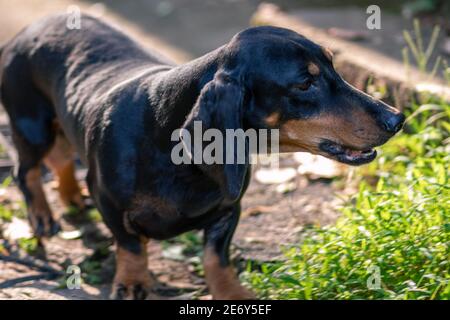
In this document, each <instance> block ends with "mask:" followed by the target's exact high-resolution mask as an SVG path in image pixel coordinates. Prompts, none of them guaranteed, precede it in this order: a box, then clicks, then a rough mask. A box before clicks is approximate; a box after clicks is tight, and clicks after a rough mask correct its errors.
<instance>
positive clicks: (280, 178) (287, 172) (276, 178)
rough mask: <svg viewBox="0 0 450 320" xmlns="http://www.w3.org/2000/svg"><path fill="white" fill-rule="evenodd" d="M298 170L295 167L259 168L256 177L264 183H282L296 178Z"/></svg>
mask: <svg viewBox="0 0 450 320" xmlns="http://www.w3.org/2000/svg"><path fill="white" fill-rule="evenodd" d="M296 175H297V172H296V171H295V169H294V168H281V169H259V170H258V171H256V173H255V178H256V180H257V181H258V182H260V183H262V184H280V183H283V182H288V181H290V180H292V179H294V178H295V177H296Z"/></svg>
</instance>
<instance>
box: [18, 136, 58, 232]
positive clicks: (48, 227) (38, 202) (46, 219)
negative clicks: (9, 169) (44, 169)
mask: <svg viewBox="0 0 450 320" xmlns="http://www.w3.org/2000/svg"><path fill="white" fill-rule="evenodd" d="M13 140H14V143H15V145H16V148H17V151H18V161H19V163H18V165H17V167H16V170H15V178H16V181H17V184H18V186H19V188H20V190H21V191H22V193H23V195H24V198H25V202H26V205H27V211H28V220H29V221H30V224H31V227H32V229H33V231H34V234H35V235H36V236H37V237H38V238H42V237H50V236H52V235H54V234H56V233H57V232H58V231H59V230H60V227H59V225H58V223H56V222H55V220H54V219H53V215H52V212H51V209H50V207H49V205H48V203H47V199H46V197H45V193H44V189H43V187H42V181H41V162H42V157H43V155H44V152H43V150H42V148H36V147H35V146H32V145H30V144H28V143H27V142H26V141H25V140H24V138H23V137H20V136H19V135H18V134H17V133H16V132H14V131H13Z"/></svg>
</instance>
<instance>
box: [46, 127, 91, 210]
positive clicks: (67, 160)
mask: <svg viewBox="0 0 450 320" xmlns="http://www.w3.org/2000/svg"><path fill="white" fill-rule="evenodd" d="M55 127H56V128H55V142H54V144H53V146H52V148H51V149H50V152H49V153H48V154H47V155H46V156H45V159H44V163H45V165H46V166H47V167H49V168H50V169H51V170H52V172H53V175H54V176H55V178H56V179H57V180H58V191H59V195H60V198H61V200H62V202H63V203H64V204H65V205H66V206H75V207H77V208H78V209H80V210H83V209H84V208H85V204H84V201H83V197H82V195H81V191H80V187H79V185H78V182H77V179H76V178H75V163H74V150H73V148H72V146H71V144H70V143H69V141H68V140H67V138H66V137H65V135H64V133H63V132H62V130H61V129H60V128H59V127H58V125H56V124H55Z"/></svg>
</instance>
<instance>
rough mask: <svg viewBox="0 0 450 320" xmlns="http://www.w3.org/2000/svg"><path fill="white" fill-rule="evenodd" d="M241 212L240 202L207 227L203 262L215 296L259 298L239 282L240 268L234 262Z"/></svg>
mask: <svg viewBox="0 0 450 320" xmlns="http://www.w3.org/2000/svg"><path fill="white" fill-rule="evenodd" d="M239 215H240V206H239V205H236V206H235V207H234V208H230V209H229V211H228V212H225V213H224V215H223V216H222V217H221V218H220V219H219V220H218V221H216V222H215V223H213V224H212V225H210V226H209V227H208V228H206V229H205V252H204V256H203V266H204V269H205V277H206V283H207V284H208V288H209V291H210V293H211V294H212V296H213V298H214V299H218V300H246V299H255V296H254V295H253V293H252V292H250V291H249V290H247V289H246V288H244V287H243V286H242V285H241V284H240V283H239V280H238V278H237V275H236V272H235V271H234V270H233V268H232V266H231V264H230V258H229V247H230V243H231V238H232V237H233V234H234V231H235V229H236V226H237V223H238V221H239Z"/></svg>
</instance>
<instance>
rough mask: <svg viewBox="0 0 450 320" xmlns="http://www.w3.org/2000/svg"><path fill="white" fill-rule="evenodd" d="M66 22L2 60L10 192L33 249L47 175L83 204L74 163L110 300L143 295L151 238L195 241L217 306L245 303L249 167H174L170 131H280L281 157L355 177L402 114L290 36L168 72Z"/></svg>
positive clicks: (241, 43) (42, 25)
mask: <svg viewBox="0 0 450 320" xmlns="http://www.w3.org/2000/svg"><path fill="white" fill-rule="evenodd" d="M67 18H68V17H67V16H66V15H57V16H52V17H49V18H46V19H44V20H41V21H39V22H37V23H35V24H33V25H31V26H30V27H28V28H26V29H25V30H23V31H22V32H21V33H20V34H19V35H17V36H16V37H15V38H14V39H12V40H11V41H10V42H9V43H7V44H6V45H5V46H4V47H3V48H2V50H1V60H0V77H1V78H0V82H1V99H2V102H3V105H4V107H5V108H6V111H7V112H8V114H9V117H10V120H11V128H12V132H13V138H14V143H15V145H16V147H17V151H18V156H19V163H18V167H17V170H16V176H17V182H18V185H19V187H20V189H21V190H22V192H23V194H24V196H25V199H26V203H27V205H28V211H29V220H30V222H31V225H32V227H33V229H34V232H35V234H36V235H37V236H39V237H46V236H51V235H53V234H55V233H56V232H57V231H58V230H59V227H58V224H57V223H56V222H55V221H54V219H53V217H52V213H51V211H50V208H49V205H48V203H47V201H46V199H45V195H44V192H43V189H42V185H41V172H40V166H41V164H42V163H44V164H45V165H46V166H48V167H49V168H50V169H52V170H53V172H54V174H55V176H56V177H57V179H58V180H59V192H60V194H61V198H62V200H63V201H64V202H65V203H67V204H76V205H78V206H80V207H81V208H82V207H83V206H84V205H83V202H82V198H81V195H80V190H79V188H78V185H77V182H76V180H75V178H74V164H73V157H74V156H73V153H74V152H77V153H78V154H79V156H80V158H81V159H82V161H83V162H84V163H85V165H86V166H87V167H88V174H87V185H88V187H89V191H90V194H91V196H92V198H93V200H94V203H95V205H96V206H97V208H98V209H99V211H100V212H101V214H102V216H103V218H104V221H105V223H106V224H107V225H108V227H109V228H110V229H111V231H112V233H113V234H114V237H115V240H116V243H117V254H116V257H117V271H116V276H115V279H114V285H113V294H112V296H113V297H114V298H119V299H121V298H134V299H140V298H144V297H146V295H147V293H148V292H150V290H151V280H150V277H149V274H148V270H147V253H146V242H147V239H150V238H152V239H166V238H170V237H173V236H175V235H178V234H180V233H182V232H185V231H188V230H192V229H203V230H204V234H205V253H204V267H205V274H206V281H207V284H208V287H209V289H210V291H211V293H212V295H213V297H214V298H217V299H241V298H252V297H253V295H252V294H251V293H250V292H249V291H248V290H246V289H245V288H243V287H242V286H241V285H240V284H239V282H238V279H237V277H236V275H235V273H234V271H233V269H232V268H231V266H230V262H229V256H228V250H229V245H230V241H231V238H232V236H233V232H234V230H235V228H236V225H237V223H238V220H239V212H240V199H241V197H242V195H243V194H244V192H245V190H246V187H247V185H248V182H249V178H250V170H249V165H248V164H224V165H214V166H213V165H211V166H208V165H201V166H200V165H188V164H182V165H175V164H174V163H173V162H172V161H171V157H170V155H171V150H172V148H173V147H174V143H175V142H173V141H171V135H172V132H173V131H174V130H175V129H177V128H186V129H188V130H192V123H193V121H195V120H198V121H202V124H203V127H205V128H217V129H219V130H222V131H224V130H225V129H238V128H242V129H244V130H245V129H248V128H255V129H264V128H266V129H274V128H276V129H279V130H280V131H279V132H280V150H281V151H283V152H294V151H309V152H311V153H314V154H320V155H324V156H326V157H329V158H332V159H335V160H337V161H340V162H344V163H347V164H351V165H359V164H364V163H367V162H370V161H371V160H373V159H374V158H375V156H376V152H375V151H374V150H373V148H374V147H375V146H379V145H381V144H383V143H385V142H386V141H387V140H388V139H389V138H390V137H391V136H392V135H394V134H395V133H396V132H397V131H399V130H400V128H401V127H402V124H403V121H404V116H403V115H402V114H400V113H399V112H398V111H397V110H395V109H393V108H391V107H389V106H388V105H386V104H384V103H382V102H379V101H375V100H373V99H372V98H371V97H369V96H367V95H366V94H364V93H362V92H360V91H358V90H356V89H355V88H353V87H351V86H350V85H349V84H348V83H346V82H345V81H343V80H342V78H341V77H340V76H339V75H338V74H337V73H336V71H335V70H334V69H333V64H332V55H331V54H330V52H329V51H327V50H326V49H324V48H322V47H320V46H318V45H316V44H314V43H313V42H311V41H309V40H308V39H305V38H304V37H302V36H301V35H299V34H297V33H295V32H293V31H290V30H286V29H280V28H274V27H257V28H250V29H247V30H245V31H243V32H241V33H239V34H237V35H236V36H235V37H234V38H233V39H232V40H231V41H230V42H229V43H228V44H226V45H224V46H222V47H220V48H218V49H217V50H215V51H213V52H210V53H208V54H206V55H205V56H203V57H201V58H198V59H196V60H194V61H192V62H189V63H187V64H184V65H180V66H174V65H172V64H171V63H168V62H167V61H163V60H162V59H161V58H159V57H157V56H156V55H154V54H152V53H151V52H148V51H146V50H144V49H142V48H141V46H140V45H138V44H137V43H135V42H134V41H132V40H130V39H129V38H128V37H127V36H126V35H124V34H122V33H121V32H119V31H117V30H115V29H113V28H111V27H110V26H108V25H106V24H104V23H103V22H101V21H99V20H97V19H95V18H92V17H89V16H83V17H82V27H81V29H79V30H76V29H75V30H69V29H68V28H66V22H67Z"/></svg>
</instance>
